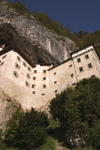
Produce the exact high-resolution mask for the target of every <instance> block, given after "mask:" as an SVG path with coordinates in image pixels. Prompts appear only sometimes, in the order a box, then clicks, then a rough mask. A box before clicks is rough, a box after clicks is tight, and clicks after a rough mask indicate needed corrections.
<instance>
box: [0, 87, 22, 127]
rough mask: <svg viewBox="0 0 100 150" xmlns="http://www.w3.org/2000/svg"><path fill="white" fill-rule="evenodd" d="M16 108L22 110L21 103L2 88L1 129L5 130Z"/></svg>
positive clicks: (0, 105)
mask: <svg viewBox="0 0 100 150" xmlns="http://www.w3.org/2000/svg"><path fill="white" fill-rule="evenodd" d="M16 108H19V109H21V104H20V102H18V101H16V100H14V99H13V98H10V97H9V96H8V95H7V94H6V93H5V92H4V91H3V90H2V89H1V88H0V128H2V129H4V128H5V124H6V122H7V120H8V119H9V118H10V117H11V116H12V113H14V112H15V110H16Z"/></svg>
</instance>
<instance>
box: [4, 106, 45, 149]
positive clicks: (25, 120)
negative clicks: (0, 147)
mask: <svg viewBox="0 0 100 150" xmlns="http://www.w3.org/2000/svg"><path fill="white" fill-rule="evenodd" d="M47 126H48V118H47V115H46V114H45V113H43V112H37V111H35V110H34V109H33V108H32V109H31V111H30V112H28V111H26V112H25V113H24V112H20V111H19V110H17V111H16V112H15V113H14V114H13V115H12V118H11V119H10V120H9V121H8V123H7V126H6V127H7V129H6V131H5V134H4V141H5V143H6V144H7V145H8V146H9V147H11V146H13V147H16V148H20V149H26V150H30V149H31V148H37V147H39V146H41V145H42V144H44V143H45V141H46V137H47V132H46V128H47Z"/></svg>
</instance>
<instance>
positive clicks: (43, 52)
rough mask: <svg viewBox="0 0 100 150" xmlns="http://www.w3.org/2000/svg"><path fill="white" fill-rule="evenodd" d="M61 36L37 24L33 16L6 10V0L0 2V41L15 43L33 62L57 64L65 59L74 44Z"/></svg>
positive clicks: (73, 47)
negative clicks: (19, 14) (20, 14)
mask: <svg viewBox="0 0 100 150" xmlns="http://www.w3.org/2000/svg"><path fill="white" fill-rule="evenodd" d="M63 38H64V41H63V40H61V39H62V37H60V36H58V35H57V34H56V33H54V32H51V31H50V30H49V29H47V28H46V27H44V26H42V25H41V24H38V23H37V21H36V19H35V18H34V17H33V16H31V18H27V17H25V16H17V15H16V13H15V12H14V11H13V10H12V9H10V10H9V12H8V10H7V2H6V1H3V2H1V3H0V43H6V45H9V44H11V43H14V44H16V45H17V46H18V48H20V49H21V50H22V51H24V52H25V53H26V54H27V55H28V56H29V57H30V59H31V60H33V61H34V62H36V63H38V62H39V63H44V62H48V63H55V64H57V63H59V62H62V61H63V60H65V59H67V58H68V57H69V53H70V51H72V50H75V49H76V46H75V43H74V42H73V41H71V40H70V39H68V38H65V37H63ZM58 39H60V40H58Z"/></svg>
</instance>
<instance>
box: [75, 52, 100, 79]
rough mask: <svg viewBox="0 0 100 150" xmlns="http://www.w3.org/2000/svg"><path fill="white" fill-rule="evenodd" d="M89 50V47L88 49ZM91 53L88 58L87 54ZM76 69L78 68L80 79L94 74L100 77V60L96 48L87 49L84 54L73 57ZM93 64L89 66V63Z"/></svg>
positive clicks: (77, 73)
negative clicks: (79, 60)
mask: <svg viewBox="0 0 100 150" xmlns="http://www.w3.org/2000/svg"><path fill="white" fill-rule="evenodd" d="M88 50H89V49H88ZM87 54H88V55H89V58H88V59H86V58H85V55H87ZM78 58H80V59H81V62H79V63H78V62H77V59H78ZM73 61H74V64H75V69H76V76H77V78H78V81H80V80H82V79H83V78H89V77H91V76H92V75H95V76H96V77H98V78H100V61H99V59H98V56H97V54H96V52H95V50H90V51H85V53H84V54H82V55H80V56H78V57H76V58H73ZM89 63H91V64H92V68H89V67H88V64H89ZM79 67H83V71H82V72H80V70H79Z"/></svg>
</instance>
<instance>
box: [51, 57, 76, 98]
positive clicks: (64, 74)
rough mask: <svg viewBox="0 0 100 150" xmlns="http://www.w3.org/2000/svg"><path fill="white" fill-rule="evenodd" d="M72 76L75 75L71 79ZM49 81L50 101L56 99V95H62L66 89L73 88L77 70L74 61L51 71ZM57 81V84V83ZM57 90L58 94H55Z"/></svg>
mask: <svg viewBox="0 0 100 150" xmlns="http://www.w3.org/2000/svg"><path fill="white" fill-rule="evenodd" d="M70 65H72V66H71V67H70ZM71 74H73V78H72V77H71ZM49 80H50V89H49V94H50V100H51V99H52V98H53V97H55V95H56V93H60V92H61V91H63V90H64V89H66V88H67V87H68V86H71V85H72V84H74V83H76V82H77V81H76V76H75V70H74V65H73V61H72V60H70V61H67V62H65V63H63V64H61V65H59V66H58V67H55V68H54V69H51V70H50V71H49ZM55 81H56V82H57V83H55ZM56 90H57V92H55V91H56Z"/></svg>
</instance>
